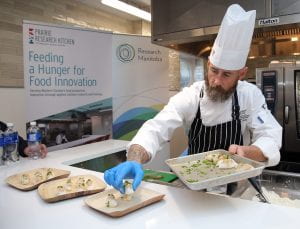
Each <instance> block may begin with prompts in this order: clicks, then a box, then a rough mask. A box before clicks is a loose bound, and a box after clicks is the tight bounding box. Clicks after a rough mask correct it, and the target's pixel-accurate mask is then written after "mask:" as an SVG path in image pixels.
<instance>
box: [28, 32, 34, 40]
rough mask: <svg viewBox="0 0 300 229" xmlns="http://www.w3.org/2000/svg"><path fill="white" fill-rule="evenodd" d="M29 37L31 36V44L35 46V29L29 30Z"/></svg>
mask: <svg viewBox="0 0 300 229" xmlns="http://www.w3.org/2000/svg"><path fill="white" fill-rule="evenodd" d="M28 35H29V44H33V40H34V29H33V28H29V29H28Z"/></svg>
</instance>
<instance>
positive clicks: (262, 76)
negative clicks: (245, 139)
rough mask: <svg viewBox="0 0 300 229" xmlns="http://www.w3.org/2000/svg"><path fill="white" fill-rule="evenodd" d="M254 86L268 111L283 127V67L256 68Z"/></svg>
mask: <svg viewBox="0 0 300 229" xmlns="http://www.w3.org/2000/svg"><path fill="white" fill-rule="evenodd" d="M256 85H257V86H258V87H259V88H260V89H261V91H262V93H263V94H264V96H265V98H266V103H267V106H268V109H269V110H270V111H271V112H272V114H273V115H274V117H275V118H276V120H277V121H278V122H279V124H280V125H281V126H283V119H284V117H283V105H284V104H283V102H284V94H283V86H284V77H283V67H272V68H257V69H256Z"/></svg>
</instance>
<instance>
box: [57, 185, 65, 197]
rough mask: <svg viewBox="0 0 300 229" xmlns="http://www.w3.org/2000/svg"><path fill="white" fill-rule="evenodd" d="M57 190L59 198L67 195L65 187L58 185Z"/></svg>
mask: <svg viewBox="0 0 300 229" xmlns="http://www.w3.org/2000/svg"><path fill="white" fill-rule="evenodd" d="M56 189H57V195H58V196H59V195H62V194H65V189H64V186H62V185H58V186H57V187H56Z"/></svg>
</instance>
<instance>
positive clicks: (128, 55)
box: [116, 44, 135, 63]
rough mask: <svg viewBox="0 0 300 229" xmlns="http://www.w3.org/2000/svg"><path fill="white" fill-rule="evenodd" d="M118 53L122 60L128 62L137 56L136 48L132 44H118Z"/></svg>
mask: <svg viewBox="0 0 300 229" xmlns="http://www.w3.org/2000/svg"><path fill="white" fill-rule="evenodd" d="M116 55H117V57H118V59H119V60H120V61H122V62H123V63H128V62H130V61H132V60H133V58H134V57H135V50H134V48H133V47H132V46H131V45H130V44H122V45H119V46H118V48H117V51H116Z"/></svg>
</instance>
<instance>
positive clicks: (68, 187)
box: [65, 178, 73, 192]
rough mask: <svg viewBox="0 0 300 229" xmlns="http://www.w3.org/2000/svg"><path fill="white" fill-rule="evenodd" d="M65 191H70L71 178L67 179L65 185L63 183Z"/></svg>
mask: <svg viewBox="0 0 300 229" xmlns="http://www.w3.org/2000/svg"><path fill="white" fill-rule="evenodd" d="M65 188H66V191H68V192H70V191H72V189H73V184H72V179H71V178H69V179H67V182H66V185H65Z"/></svg>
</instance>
